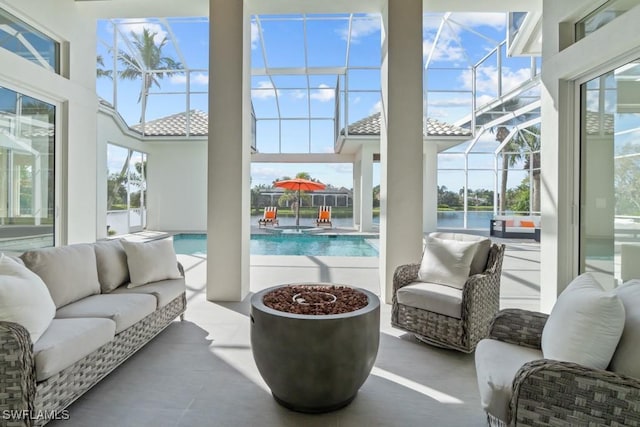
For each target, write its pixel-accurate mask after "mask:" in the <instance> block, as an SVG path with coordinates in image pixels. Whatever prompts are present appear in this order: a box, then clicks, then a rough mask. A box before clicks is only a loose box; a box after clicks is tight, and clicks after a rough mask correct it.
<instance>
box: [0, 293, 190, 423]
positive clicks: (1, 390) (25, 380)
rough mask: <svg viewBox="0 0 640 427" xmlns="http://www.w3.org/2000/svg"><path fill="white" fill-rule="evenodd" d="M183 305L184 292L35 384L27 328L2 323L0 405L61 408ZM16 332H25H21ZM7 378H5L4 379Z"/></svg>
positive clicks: (40, 410) (35, 411)
mask: <svg viewBox="0 0 640 427" xmlns="http://www.w3.org/2000/svg"><path fill="white" fill-rule="evenodd" d="M185 308H186V296H185V294H184V293H183V294H182V295H180V296H178V297H177V298H175V299H174V300H173V301H171V302H170V303H169V304H167V305H166V306H164V307H162V308H160V309H158V310H156V311H155V312H153V313H151V314H150V315H148V316H147V317H145V318H144V319H142V320H141V321H140V322H138V323H136V324H135V325H133V326H131V327H130V328H128V329H126V330H124V331H122V332H121V333H119V334H118V335H116V336H115V338H114V339H113V340H112V341H111V342H109V343H107V344H105V345H104V346H102V347H100V348H99V349H97V350H96V351H94V352H93V353H91V354H89V355H88V356H86V357H84V358H83V359H81V360H79V361H78V362H76V363H74V364H73V365H71V366H69V367H68V368H66V369H64V370H62V371H61V372H59V373H57V374H56V375H53V376H52V377H50V378H48V379H46V380H45V381H41V382H39V383H36V382H35V365H34V362H33V351H32V345H31V342H30V338H29V336H28V333H26V330H25V329H24V328H22V327H21V326H20V325H15V324H7V323H3V324H0V346H1V350H2V354H1V355H0V375H3V378H2V380H3V381H2V383H0V396H5V397H4V398H3V399H2V400H0V410H18V411H23V410H29V413H31V414H43V413H44V414H51V413H53V412H54V411H61V410H62V409H64V408H66V407H67V406H69V405H70V404H71V403H72V402H73V401H75V400H76V399H77V398H78V397H80V396H81V395H82V394H83V393H85V392H86V391H87V390H89V389H90V388H91V387H93V386H94V385H95V384H96V383H98V381H100V380H101V379H102V378H103V377H104V376H106V375H107V374H108V373H109V372H111V371H112V370H113V369H115V368H116V367H117V366H118V365H120V364H121V363H122V362H124V361H125V360H126V359H127V358H129V357H130V356H131V355H132V354H133V353H135V352H136V351H137V350H139V349H140V348H141V347H142V346H143V345H144V344H146V343H147V342H148V341H149V340H150V339H152V338H153V337H154V336H156V335H157V334H158V333H159V332H161V331H162V330H163V329H164V328H165V327H167V326H168V325H169V324H170V323H171V322H172V321H173V319H175V318H176V317H177V316H179V315H180V314H182V313H184V311H185ZM7 325H9V326H7ZM11 325H15V328H14V329H17V330H18V332H17V333H14V334H13V335H16V336H18V337H19V338H20V339H13V341H15V343H13V344H12V343H11V341H12V339H11V338H10V337H11V336H12V334H9V333H6V332H5V329H6V328H10V327H11ZM2 332H5V333H2ZM20 333H22V334H23V335H24V334H26V336H20ZM20 358H24V359H25V360H24V361H20V362H13V360H14V359H20ZM5 379H6V380H7V381H4V380H5ZM2 422H3V424H2V425H7V426H30V425H35V426H41V425H44V424H46V423H47V422H48V420H46V419H36V420H30V419H23V420H15V421H8V422H7V421H6V420H2ZM5 423H6V424H5Z"/></svg>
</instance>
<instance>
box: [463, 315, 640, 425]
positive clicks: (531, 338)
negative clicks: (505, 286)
mask: <svg viewBox="0 0 640 427" xmlns="http://www.w3.org/2000/svg"><path fill="white" fill-rule="evenodd" d="M546 320H547V315H546V314H542V313H537V312H532V311H526V310H517V309H508V310H502V311H500V312H499V313H498V314H497V315H496V317H495V319H494V320H493V322H492V324H491V328H490V331H489V338H491V339H492V340H498V341H502V342H505V343H509V344H516V345H517V346H520V347H525V348H530V349H535V350H540V349H541V338H542V329H543V327H544V325H545V322H546ZM487 341H490V340H487ZM478 351H480V348H479V349H478ZM540 351H541V350H540ZM540 354H542V353H540ZM477 357H478V353H476V358H477ZM487 416H488V421H489V425H491V426H517V425H520V426H525V425H526V426H549V425H554V426H560V425H567V426H569V425H571V426H574V425H580V426H587V425H589V426H596V425H597V426H601V425H609V426H640V380H639V379H636V378H631V377H628V376H624V375H619V374H616V373H615V372H611V371H607V370H601V369H591V368H587V367H585V366H582V365H578V364H575V363H570V362H561V361H557V360H550V359H542V358H541V359H538V360H533V361H530V362H527V363H525V364H524V365H522V367H521V368H520V369H519V370H518V371H517V373H516V375H515V378H514V379H513V384H512V392H511V398H510V400H509V408H508V415H507V419H506V420H503V419H499V418H497V417H495V416H493V414H491V413H489V412H487Z"/></svg>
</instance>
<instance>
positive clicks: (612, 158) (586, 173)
mask: <svg viewBox="0 0 640 427" xmlns="http://www.w3.org/2000/svg"><path fill="white" fill-rule="evenodd" d="M580 93H581V158H580V161H581V179H580V270H581V272H585V271H590V272H592V273H594V274H596V275H597V276H598V277H599V279H600V281H601V283H603V284H605V285H607V284H608V285H610V286H613V285H615V284H616V283H620V282H621V281H625V280H628V279H630V278H632V277H640V275H639V274H640V270H638V269H637V267H635V265H636V264H638V262H637V260H638V258H639V255H638V249H636V248H638V243H640V191H639V189H640V143H639V142H638V138H639V137H640V115H639V114H638V113H640V62H638V61H634V62H631V63H629V64H626V65H624V66H622V67H620V68H617V69H616V70H614V71H611V72H609V73H606V74H603V75H602V76H600V77H597V78H595V79H593V80H590V81H588V82H587V83H585V84H583V85H581V92H580Z"/></svg>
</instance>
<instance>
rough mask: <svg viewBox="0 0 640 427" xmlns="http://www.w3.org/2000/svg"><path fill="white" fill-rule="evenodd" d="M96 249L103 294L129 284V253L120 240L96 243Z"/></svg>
mask: <svg viewBox="0 0 640 427" xmlns="http://www.w3.org/2000/svg"><path fill="white" fill-rule="evenodd" d="M94 249H95V251H96V263H97V268H98V280H99V281H100V288H101V289H102V293H108V292H111V291H112V290H114V289H115V288H117V287H118V286H120V285H122V284H124V283H128V282H129V266H128V265H127V253H126V252H125V251H124V248H123V247H122V243H120V240H105V241H100V242H96V243H95V245H94Z"/></svg>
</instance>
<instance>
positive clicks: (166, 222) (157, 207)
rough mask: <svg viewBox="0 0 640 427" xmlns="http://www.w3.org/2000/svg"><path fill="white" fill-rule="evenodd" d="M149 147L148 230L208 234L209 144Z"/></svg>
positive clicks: (176, 144)
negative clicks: (205, 232) (206, 232)
mask: <svg viewBox="0 0 640 427" xmlns="http://www.w3.org/2000/svg"><path fill="white" fill-rule="evenodd" d="M150 145H151V148H150V150H149V160H148V162H147V164H148V168H147V169H148V172H147V206H148V208H149V210H148V214H147V228H149V229H152V230H166V231H200V232H203V231H206V229H207V143H206V141H188V142H187V141H176V142H161V143H155V144H150Z"/></svg>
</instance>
